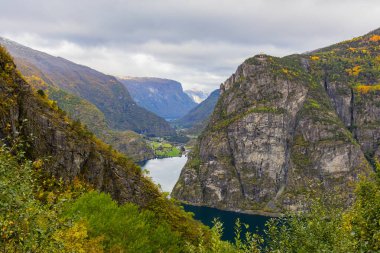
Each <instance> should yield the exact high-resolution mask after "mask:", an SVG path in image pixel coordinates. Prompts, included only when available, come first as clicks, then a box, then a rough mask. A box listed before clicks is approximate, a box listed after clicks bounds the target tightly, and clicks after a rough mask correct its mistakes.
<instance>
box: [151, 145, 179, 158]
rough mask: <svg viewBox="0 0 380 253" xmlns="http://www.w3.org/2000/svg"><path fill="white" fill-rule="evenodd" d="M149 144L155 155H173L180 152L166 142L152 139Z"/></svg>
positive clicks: (177, 154)
mask: <svg viewBox="0 0 380 253" xmlns="http://www.w3.org/2000/svg"><path fill="white" fill-rule="evenodd" d="M151 145H152V148H153V150H154V154H155V155H156V156H157V157H175V156H181V154H182V152H181V150H179V149H178V148H177V147H175V146H173V145H172V144H170V143H167V142H157V141H153V142H151Z"/></svg>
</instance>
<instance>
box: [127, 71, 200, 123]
mask: <svg viewBox="0 0 380 253" xmlns="http://www.w3.org/2000/svg"><path fill="white" fill-rule="evenodd" d="M119 81H120V82H121V83H123V84H124V86H125V87H126V88H127V89H128V91H129V93H130V94H131V96H132V98H133V99H134V100H135V101H136V103H137V104H138V105H139V106H141V107H144V108H145V109H147V110H149V111H151V112H153V113H155V114H157V115H158V116H160V117H163V118H165V119H168V120H173V119H177V118H180V117H183V116H184V115H185V114H186V113H188V112H189V111H190V110H191V109H192V108H194V107H195V106H196V105H197V104H196V103H195V102H194V101H193V100H192V99H191V98H190V97H189V96H188V95H187V94H186V93H185V92H184V91H183V89H182V85H181V83H179V82H177V81H173V80H168V79H161V78H151V77H124V78H119Z"/></svg>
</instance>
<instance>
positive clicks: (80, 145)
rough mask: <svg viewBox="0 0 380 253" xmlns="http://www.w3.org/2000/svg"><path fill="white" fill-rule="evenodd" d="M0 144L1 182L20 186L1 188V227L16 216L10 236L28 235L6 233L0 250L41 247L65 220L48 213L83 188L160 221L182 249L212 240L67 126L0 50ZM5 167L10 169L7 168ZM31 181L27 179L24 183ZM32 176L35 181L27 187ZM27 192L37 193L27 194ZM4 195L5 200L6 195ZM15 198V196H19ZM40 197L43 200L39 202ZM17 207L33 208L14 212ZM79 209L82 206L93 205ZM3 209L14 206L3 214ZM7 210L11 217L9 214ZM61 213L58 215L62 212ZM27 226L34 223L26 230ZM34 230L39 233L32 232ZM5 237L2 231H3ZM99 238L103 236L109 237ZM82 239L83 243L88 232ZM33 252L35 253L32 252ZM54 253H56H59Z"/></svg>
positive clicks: (106, 151)
mask: <svg viewBox="0 0 380 253" xmlns="http://www.w3.org/2000/svg"><path fill="white" fill-rule="evenodd" d="M0 142H1V145H2V148H1V150H0V161H1V166H0V167H1V175H0V176H1V179H2V180H3V179H5V176H7V175H9V174H11V175H12V174H13V175H17V177H18V178H17V180H18V181H16V182H21V183H22V187H24V188H19V186H18V185H13V184H11V183H9V182H10V181H9V180H10V179H9V177H8V178H6V181H4V182H7V183H6V184H2V186H1V189H2V194H6V197H7V198H6V200H5V202H4V203H2V205H1V206H2V207H1V208H0V213H1V217H2V219H5V220H7V222H8V221H9V220H8V216H9V215H12V216H15V217H16V218H17V219H14V220H11V223H9V227H10V229H13V231H19V230H23V231H26V233H25V234H19V233H14V232H10V235H11V236H3V237H2V240H3V241H2V242H5V244H7V242H10V243H12V240H13V239H12V238H19V240H18V241H16V243H15V244H14V245H13V246H14V247H12V244H10V248H9V249H10V250H11V251H13V250H12V248H15V247H17V248H19V245H21V246H23V247H22V249H23V250H28V249H37V248H38V247H40V246H41V245H39V242H40V240H42V239H43V238H41V235H46V234H48V230H52V231H54V229H56V227H53V226H50V223H49V221H52V222H55V223H57V222H59V220H60V219H63V220H64V217H62V215H61V217H59V218H58V217H56V219H54V220H52V215H53V214H54V212H57V210H56V209H53V208H52V207H54V208H62V205H64V202H67V201H70V199H72V198H75V195H76V194H78V192H79V194H81V192H82V193H83V191H84V189H85V188H87V187H90V189H96V190H98V191H102V192H105V193H109V195H110V196H111V197H112V198H113V199H114V200H116V201H117V202H118V203H119V204H123V203H126V202H128V203H129V204H135V205H136V206H137V207H136V208H134V209H135V213H136V212H137V213H139V212H140V211H142V210H149V212H150V214H149V217H151V218H149V219H150V220H151V221H152V220H154V223H153V224H155V223H156V222H162V221H165V223H166V224H167V225H165V227H164V228H163V231H165V230H167V229H169V230H170V231H173V233H175V234H176V235H178V236H181V237H182V238H183V239H182V241H178V242H176V243H181V245H182V246H184V245H185V240H186V241H189V242H192V243H194V244H195V243H198V240H199V236H202V239H203V236H204V233H206V235H208V234H210V233H209V232H208V230H207V229H206V228H205V227H204V226H202V225H201V224H200V223H199V222H196V221H195V220H193V219H192V218H191V216H190V215H188V214H186V213H184V211H183V210H182V209H181V208H180V207H178V206H177V205H176V204H174V202H173V201H170V200H168V199H167V198H166V197H165V196H164V195H163V194H162V193H161V192H160V191H159V189H158V187H157V186H156V185H154V184H153V183H152V181H151V180H150V179H149V177H146V176H145V175H144V173H143V172H142V170H141V168H140V167H138V166H137V165H136V164H134V163H133V162H132V161H131V159H129V158H127V157H125V156H124V155H122V154H120V153H118V152H116V151H114V150H112V149H110V148H109V146H108V145H106V144H104V143H103V142H101V141H100V140H98V139H97V138H96V137H94V135H93V134H92V133H91V132H89V131H87V130H86V129H85V127H84V126H83V125H81V124H80V123H78V122H76V121H72V120H71V119H70V118H68V117H67V116H66V114H65V113H64V111H62V110H61V109H60V108H59V107H57V105H56V104H55V103H54V101H52V100H49V99H47V98H46V96H45V95H44V94H43V93H42V92H40V91H34V90H33V89H32V87H31V86H30V85H29V84H28V83H27V82H26V81H25V80H24V78H23V77H22V76H21V75H20V73H19V72H18V70H17V69H16V66H15V64H14V62H13V60H12V58H11V57H10V55H9V54H7V53H6V51H5V49H4V48H3V47H0ZM6 146H8V148H9V151H8V153H6V151H5V150H6ZM13 156H17V157H13ZM12 157H13V158H12ZM25 159H28V161H30V162H28V161H26V160H25ZM23 161H24V162H25V163H26V165H23V166H21V165H20V166H18V165H17V163H18V162H20V163H21V162H23ZM6 162H8V163H11V164H12V166H9V164H7V163H6ZM4 165H5V167H4ZM26 170H29V172H27V171H26ZM11 172H12V173H11ZM23 172H27V173H29V174H24V173H23ZM31 173H32V175H30V174H31ZM32 176H37V177H38V178H37V179H33V177H32ZM51 176H53V177H54V178H55V180H56V181H54V180H53V178H51ZM2 182H3V181H2ZM81 182H83V184H82V183H81ZM31 184H40V185H36V187H35V189H31V188H30V187H32V185H31ZM70 185H71V186H70ZM86 185H87V186H86ZM28 187H29V188H28ZM65 187H68V188H67V191H66V192H65V193H64V194H63V195H64V196H63V195H62V196H61V198H63V199H59V198H58V197H57V196H59V194H61V193H62V192H61V191H62V190H63V189H64V188H65ZM8 190H9V191H10V194H8ZM20 191H21V195H20V194H18V192H20ZM32 191H36V192H35V193H33V192H32ZM90 192H92V194H93V195H94V194H95V195H97V194H98V192H97V191H91V190H90ZM22 193H24V194H25V196H27V198H26V197H25V196H24V195H23V194H22ZM45 193H46V196H47V197H46V196H45V195H44V194H45ZM26 194H28V195H26ZM4 196H5V195H4ZM15 196H17V198H15ZM44 196H45V197H46V198H45V197H44ZM101 196H106V195H100V197H101ZM23 199H26V201H29V202H30V203H32V204H33V203H36V204H33V206H31V205H26V207H25V208H19V207H20V205H21V204H22V203H23ZM39 199H46V201H45V202H43V201H39ZM8 201H11V202H8ZM29 202H28V203H29ZM85 202H86V203H87V205H92V204H94V203H92V204H91V203H89V202H88V201H85ZM98 203H99V202H97V203H96V204H95V205H93V207H90V209H91V210H92V211H91V210H90V211H91V212H93V210H96V212H98V211H99V210H100V209H99V208H101V206H99V205H97V204H98ZM103 203H104V202H103ZM8 204H9V205H10V204H12V205H11V206H8ZM42 205H46V206H47V208H46V209H41V211H40V209H34V208H40V206H42ZM117 206H118V205H117V204H116V203H111V204H110V205H109V207H111V208H112V210H114V209H115V207H117ZM10 207H11V209H9V208H10ZM32 207H33V208H32ZM82 207H83V206H82ZM9 210H12V211H11V212H10V211H9ZM109 210H111V209H109ZM109 210H106V212H107V211H109ZM124 210H126V209H124ZM16 211H17V213H16ZM87 211H88V210H87ZM130 211H131V210H130ZM41 213H42V215H41ZM60 213H61V214H62V213H63V210H62V211H61V212H60ZM127 213H129V212H127ZM26 214H30V215H26ZM78 214H79V213H78ZM108 214H109V215H110V217H114V218H116V217H117V219H116V221H118V220H119V221H120V222H122V221H123V219H124V218H126V217H125V213H124V215H120V216H115V215H114V216H112V214H110V213H108ZM65 215H66V214H65ZM34 216H37V217H38V220H37V221H35V220H34V218H33V217H34ZM30 221H33V222H34V223H29V222H30ZM146 222H147V221H146ZM12 224H14V225H15V226H13V225H12ZM18 224H22V225H23V227H19V226H18ZM131 224H132V223H131ZM133 224H134V223H133ZM144 224H147V223H144ZM12 226H13V228H12ZM35 226H38V227H35ZM39 227H41V230H40V231H37V229H38V228H39ZM60 227H63V228H70V224H61V225H60ZM47 228H48V229H47ZM138 228H139V227H138ZM165 228H166V229H165ZM5 229H6V228H5V227H4V228H3V231H4V230H5ZM73 229H75V227H74V228H73ZM113 229H116V228H113ZM95 230H96V229H95ZM73 231H74V230H73ZM93 231H94V230H92V232H93ZM112 231H116V230H112ZM103 232H106V233H108V232H107V231H103ZM161 232H162V231H161ZM63 233H64V234H68V233H71V232H69V231H68V230H66V233H65V232H64V231H63ZM75 233H77V230H75ZM84 233H85V234H86V237H87V231H85V232H84ZM198 233H199V234H198ZM48 235H49V234H48ZM76 235H77V234H76ZM110 235H112V232H111V233H110ZM113 235H115V234H113ZM32 236H34V237H33V238H38V240H37V241H33V242H31V241H30V237H32ZM50 236H51V237H52V238H51V241H49V243H50V244H53V243H55V242H56V240H58V239H59V238H58V237H59V236H60V235H59V234H55V233H54V234H52V233H50ZM78 236H79V235H78ZM95 237H96V236H95ZM54 238H56V239H54ZM57 238H58V239H57ZM71 238H74V237H71ZM75 238H76V239H75V240H77V238H78V237H77V236H75ZM124 239H125V238H124ZM4 240H5V241H4ZM98 241H99V240H98ZM153 241H154V239H153ZM24 242H28V243H30V245H26V244H24ZM32 245H34V246H37V247H36V248H31V247H32ZM3 246H4V249H5V250H6V248H5V246H7V245H3ZM8 247H9V244H8ZM163 247H164V246H163ZM23 250H20V252H21V251H23ZM117 250H118V251H120V250H121V248H120V247H118V248H117ZM28 251H29V250H28ZM31 251H35V250H31ZM37 251H38V250H37ZM43 251H45V248H44V250H43ZM48 251H49V250H48ZM69 251H70V252H71V251H72V250H67V252H69ZM54 252H55V251H54ZM57 252H58V251H57ZM59 252H62V249H61V250H59ZM65 252H66V251H65Z"/></svg>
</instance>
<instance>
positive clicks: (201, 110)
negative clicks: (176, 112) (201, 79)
mask: <svg viewBox="0 0 380 253" xmlns="http://www.w3.org/2000/svg"><path fill="white" fill-rule="evenodd" d="M219 95H220V90H219V89H217V90H214V91H213V92H212V93H211V94H210V96H208V97H207V99H206V100H204V101H203V102H202V103H200V104H199V105H197V106H196V107H195V108H193V109H192V110H191V111H190V112H188V113H187V114H186V115H185V116H183V117H182V118H180V119H178V120H176V121H174V122H173V124H174V125H176V126H180V127H182V128H187V129H190V132H191V133H199V132H201V131H202V130H203V129H204V128H205V127H206V124H207V122H208V119H209V117H210V115H211V114H212V112H213V111H214V108H215V105H216V103H217V102H218V99H219Z"/></svg>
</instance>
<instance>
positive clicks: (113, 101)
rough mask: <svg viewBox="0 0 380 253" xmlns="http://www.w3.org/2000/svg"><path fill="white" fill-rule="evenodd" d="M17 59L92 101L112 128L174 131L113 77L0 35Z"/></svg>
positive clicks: (165, 133) (158, 133)
mask: <svg viewBox="0 0 380 253" xmlns="http://www.w3.org/2000/svg"><path fill="white" fill-rule="evenodd" d="M0 44H3V45H4V46H5V47H6V48H7V49H8V50H9V51H10V53H11V54H12V55H13V57H14V58H15V59H16V60H17V58H19V59H21V60H22V61H23V62H24V63H30V64H32V65H34V66H35V67H36V68H38V69H39V70H40V71H41V72H42V73H44V75H45V76H46V77H48V79H49V80H51V81H53V82H54V83H55V84H56V85H57V86H59V87H60V88H62V89H63V90H65V91H67V92H70V93H73V94H74V95H77V96H80V97H82V98H84V99H86V100H88V101H89V102H91V103H93V104H94V105H96V106H97V107H98V108H99V109H100V110H101V111H102V112H103V113H104V115H105V116H106V119H107V124H108V125H109V126H110V127H111V128H113V129H116V130H133V131H135V132H138V133H143V134H147V135H154V136H171V135H175V131H174V130H173V129H171V127H170V126H169V124H168V123H167V122H166V121H165V120H164V119H162V118H160V117H158V116H156V115H155V114H153V113H151V112H149V111H146V110H145V109H143V108H142V107H139V106H138V105H137V104H136V103H135V102H134V101H133V100H132V98H131V96H130V94H129V93H128V91H127V90H126V89H125V88H124V86H123V85H122V84H121V83H120V82H118V81H117V79H116V78H115V77H113V76H110V75H105V74H102V73H100V72H99V71H96V70H94V69H91V68H89V67H87V66H84V65H80V64H76V63H73V62H71V61H69V60H67V59H64V58H62V57H55V56H51V55H49V54H47V53H44V52H40V51H37V50H34V49H31V48H28V47H25V46H23V45H21V44H18V43H16V42H12V41H11V40H8V39H6V40H4V39H3V38H1V39H0Z"/></svg>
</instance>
